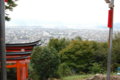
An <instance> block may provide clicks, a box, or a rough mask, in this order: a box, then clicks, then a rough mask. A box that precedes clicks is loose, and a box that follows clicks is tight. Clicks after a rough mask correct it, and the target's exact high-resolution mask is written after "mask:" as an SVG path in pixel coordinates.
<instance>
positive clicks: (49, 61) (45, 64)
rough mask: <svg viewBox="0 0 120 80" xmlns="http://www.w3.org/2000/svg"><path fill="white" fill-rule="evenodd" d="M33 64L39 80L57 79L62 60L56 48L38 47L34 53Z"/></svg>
mask: <svg viewBox="0 0 120 80" xmlns="http://www.w3.org/2000/svg"><path fill="white" fill-rule="evenodd" d="M31 62H32V65H33V69H34V71H35V72H36V75H38V76H39V80H47V79H48V78H53V77H57V69H58V66H59V64H60V59H59V55H58V54H57V51H56V50H55V49H54V48H51V47H46V46H45V47H36V48H35V49H34V51H33V54H32V60H31ZM34 80H35V79H34Z"/></svg>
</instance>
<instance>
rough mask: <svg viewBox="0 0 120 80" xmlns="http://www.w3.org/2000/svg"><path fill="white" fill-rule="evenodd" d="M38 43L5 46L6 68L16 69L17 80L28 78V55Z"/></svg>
mask: <svg viewBox="0 0 120 80" xmlns="http://www.w3.org/2000/svg"><path fill="white" fill-rule="evenodd" d="M38 43H39V41H36V42H32V43H20V44H6V54H7V61H6V63H7V65H6V67H7V68H16V76H17V80H26V79H27V78H28V63H29V62H30V55H31V53H32V50H33V48H34V47H35V46H37V45H38Z"/></svg>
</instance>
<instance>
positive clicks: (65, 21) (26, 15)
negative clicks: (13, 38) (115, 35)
mask: <svg viewBox="0 0 120 80" xmlns="http://www.w3.org/2000/svg"><path fill="white" fill-rule="evenodd" d="M119 3H120V2H119V1H118V0H116V1H115V13H114V15H115V16H114V26H115V28H116V29H117V28H119V24H120V18H119V17H120V15H119V10H120V6H119ZM17 4H18V6H17V7H15V8H14V10H13V11H12V12H8V13H9V14H10V17H11V21H9V22H6V26H7V27H21V26H32V27H34V26H38V27H42V28H72V29H99V28H101V29H103V28H104V29H107V17H108V9H109V8H108V4H106V3H105V1H104V0H19V1H17Z"/></svg>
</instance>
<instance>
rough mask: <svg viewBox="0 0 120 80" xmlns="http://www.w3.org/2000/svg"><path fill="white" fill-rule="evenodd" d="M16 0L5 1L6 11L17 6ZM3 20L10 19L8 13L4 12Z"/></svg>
mask: <svg viewBox="0 0 120 80" xmlns="http://www.w3.org/2000/svg"><path fill="white" fill-rule="evenodd" d="M16 1H17V0H8V2H6V5H5V9H6V11H7V10H8V11H13V8H14V7H16V6H17V4H16ZM5 20H7V21H9V20H10V17H9V14H8V13H5Z"/></svg>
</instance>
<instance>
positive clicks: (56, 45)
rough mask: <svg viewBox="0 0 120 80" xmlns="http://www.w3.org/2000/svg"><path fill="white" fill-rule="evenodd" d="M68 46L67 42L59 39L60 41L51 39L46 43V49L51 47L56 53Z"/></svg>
mask: <svg viewBox="0 0 120 80" xmlns="http://www.w3.org/2000/svg"><path fill="white" fill-rule="evenodd" d="M68 44H69V40H67V39H65V38H61V39H55V38H53V39H50V41H49V43H48V47H53V48H54V49H56V50H57V52H59V51H61V50H62V49H64V48H65V47H66V46H67V45H68Z"/></svg>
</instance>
